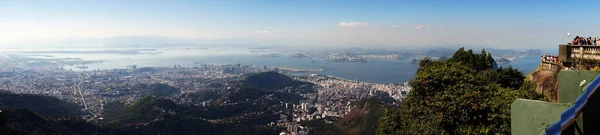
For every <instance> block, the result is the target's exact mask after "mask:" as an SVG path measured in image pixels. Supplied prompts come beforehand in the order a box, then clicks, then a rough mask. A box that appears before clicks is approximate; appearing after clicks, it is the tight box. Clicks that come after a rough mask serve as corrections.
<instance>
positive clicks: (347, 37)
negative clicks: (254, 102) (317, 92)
mask: <svg viewBox="0 0 600 135" xmlns="http://www.w3.org/2000/svg"><path fill="white" fill-rule="evenodd" d="M598 4H599V3H598V2H596V1H588V2H570V1H493V2H492V1H437V2H432V1H416V0H415V1H412V0H411V1H354V0H353V1H338V0H333V1H321V0H314V1H158V0H150V1H120V0H86V1H75V0H53V1H30V0H26V1H1V2H0V16H1V17H0V29H1V31H0V37H2V38H0V45H1V46H0V47H1V48H26V47H35V48H39V47H48V48H54V47H111V46H116V45H117V44H140V45H142V46H143V45H144V44H157V43H160V44H161V45H164V46H169V45H181V44H185V45H281V46H292V47H307V48H310V47H330V48H337V47H362V48H370V47H375V48H377V47H380V48H398V47H416V48H418V47H424V46H449V45H457V46H476V47H479V46H484V47H495V48H554V45H556V44H557V43H563V42H567V39H566V37H565V33H567V32H570V33H572V34H573V35H594V33H593V32H597V31H599V30H600V28H598V27H596V23H595V22H597V21H598V18H596V17H590V16H593V15H594V14H595V13H597V12H594V11H593V10H594V9H595V7H596V5H598ZM569 7H577V8H569ZM550 9H552V10H550ZM559 9H560V10H559ZM575 18H585V19H584V20H586V21H573V20H574V19H575Z"/></svg>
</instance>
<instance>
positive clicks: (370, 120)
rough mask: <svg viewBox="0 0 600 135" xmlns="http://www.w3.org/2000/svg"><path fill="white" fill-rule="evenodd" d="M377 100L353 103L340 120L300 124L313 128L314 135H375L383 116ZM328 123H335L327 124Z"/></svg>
mask: <svg viewBox="0 0 600 135" xmlns="http://www.w3.org/2000/svg"><path fill="white" fill-rule="evenodd" d="M378 102H381V101H377V99H366V100H361V101H357V102H354V103H353V104H354V105H356V108H354V109H353V110H352V111H350V112H349V113H348V114H346V115H344V117H343V118H341V119H339V120H338V119H334V118H330V117H327V118H325V119H319V120H312V121H305V122H302V123H301V124H302V125H305V126H308V127H311V128H313V129H312V130H311V132H310V133H311V134H314V135H346V134H347V135H368V134H373V133H375V130H376V129H377V128H378V127H379V119H380V118H381V117H382V116H383V113H384V106H383V105H382V104H381V103H378ZM325 120H327V121H330V122H337V123H331V124H328V123H326V122H325Z"/></svg>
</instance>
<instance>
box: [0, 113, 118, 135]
mask: <svg viewBox="0 0 600 135" xmlns="http://www.w3.org/2000/svg"><path fill="white" fill-rule="evenodd" d="M0 117H1V118H0V119H3V120H2V121H0V122H5V123H3V124H5V125H6V129H5V131H3V130H0V134H8V135H16V134H56V135H58V134H61V135H78V134H95V133H99V134H106V133H103V132H104V131H103V130H102V129H100V128H99V127H96V126H95V125H93V124H91V123H88V122H86V121H84V120H82V119H79V118H49V117H44V116H40V115H39V114H38V113H36V112H34V111H31V110H29V109H25V108H17V109H3V110H2V112H0ZM0 129H1V128H0Z"/></svg>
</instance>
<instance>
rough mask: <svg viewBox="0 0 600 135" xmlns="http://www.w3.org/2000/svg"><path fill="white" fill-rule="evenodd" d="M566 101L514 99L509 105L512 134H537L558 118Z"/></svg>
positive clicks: (567, 106)
mask: <svg viewBox="0 0 600 135" xmlns="http://www.w3.org/2000/svg"><path fill="white" fill-rule="evenodd" d="M569 106H571V105H570V104H567V103H551V102H544V101H538V100H529V99H516V100H515V101H514V102H513V103H512V104H511V106H510V119H511V123H510V128H511V134H513V135H539V134H542V133H544V131H545V129H546V127H548V126H549V125H550V124H552V123H553V122H556V121H557V120H559V119H560V114H561V113H562V111H564V110H566V109H567V108H569Z"/></svg>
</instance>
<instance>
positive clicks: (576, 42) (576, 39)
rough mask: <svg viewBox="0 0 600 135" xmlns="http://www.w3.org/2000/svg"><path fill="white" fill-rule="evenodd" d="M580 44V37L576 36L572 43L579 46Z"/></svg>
mask: <svg viewBox="0 0 600 135" xmlns="http://www.w3.org/2000/svg"><path fill="white" fill-rule="evenodd" d="M578 44H579V36H575V38H573V41H571V45H578Z"/></svg>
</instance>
